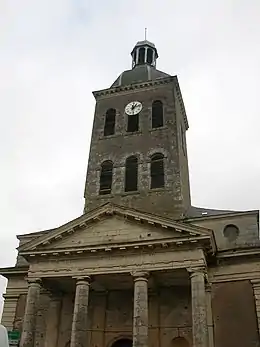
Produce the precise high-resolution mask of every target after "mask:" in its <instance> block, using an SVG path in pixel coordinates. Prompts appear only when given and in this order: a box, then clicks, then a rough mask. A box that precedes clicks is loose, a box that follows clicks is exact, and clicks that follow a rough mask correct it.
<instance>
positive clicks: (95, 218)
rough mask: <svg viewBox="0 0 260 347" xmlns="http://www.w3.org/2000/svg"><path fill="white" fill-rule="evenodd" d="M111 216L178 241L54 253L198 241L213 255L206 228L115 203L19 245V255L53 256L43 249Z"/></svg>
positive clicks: (213, 247)
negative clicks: (161, 231) (169, 234)
mask: <svg viewBox="0 0 260 347" xmlns="http://www.w3.org/2000/svg"><path fill="white" fill-rule="evenodd" d="M111 216H121V217H123V218H124V219H126V220H129V221H131V222H134V223H137V224H139V225H140V224H141V225H147V226H148V225H149V226H151V227H154V228H160V229H167V230H168V231H169V230H171V231H173V232H175V233H176V232H177V233H179V234H180V235H179V237H178V238H176V237H175V238H174V237H173V238H170V239H165V238H162V240H159V239H157V240H150V241H149V242H148V241H142V242H140V241H138V240H137V241H136V242H134V243H131V242H130V243H126V244H116V245H109V247H107V246H106V245H99V246H96V247H84V249H83V248H81V249H80V248H79V247H76V248H75V247H74V249H70V250H66V249H59V250H55V253H59V252H62V253H63V254H64V252H75V253H81V252H83V251H84V252H85V251H90V252H93V253H94V252H95V251H98V250H102V251H109V248H111V249H114V250H115V249H120V248H122V247H123V248H124V247H125V248H127V249H129V248H133V247H136V249H137V248H139V247H154V246H155V244H157V245H158V244H160V245H162V247H164V246H165V244H167V246H166V247H168V246H169V244H171V245H179V246H180V245H185V244H187V243H190V244H198V243H199V242H200V243H201V244H202V245H203V244H204V245H205V244H206V243H207V244H208V245H210V248H211V252H212V253H215V251H216V246H215V239H214V234H213V232H212V230H210V229H206V228H203V227H199V226H194V225H191V224H185V223H180V222H175V221H172V220H170V219H168V218H164V217H160V216H156V215H153V214H149V213H144V212H140V211H136V210H134V209H129V208H126V207H123V206H119V205H115V204H111V203H108V204H105V205H103V206H101V207H99V208H97V209H96V210H93V211H91V212H89V213H86V214H84V215H83V216H81V217H79V218H77V219H75V220H73V221H71V222H69V223H67V224H65V225H63V226H61V227H59V228H57V229H54V230H52V231H51V232H50V233H47V234H43V235H42V236H40V237H37V238H36V239H33V240H32V241H30V242H28V243H26V244H24V245H22V246H20V247H19V248H18V251H19V254H21V255H26V254H35V255H36V254H42V253H46V254H48V252H50V253H53V252H54V251H46V252H43V249H44V247H46V246H48V248H49V249H51V244H52V243H54V242H55V243H57V242H58V241H59V240H61V239H63V237H67V236H69V235H71V234H74V233H77V231H79V230H82V229H83V228H84V229H87V228H88V227H89V226H93V225H94V224H95V223H98V222H99V221H100V220H102V219H105V218H110V217H111Z"/></svg>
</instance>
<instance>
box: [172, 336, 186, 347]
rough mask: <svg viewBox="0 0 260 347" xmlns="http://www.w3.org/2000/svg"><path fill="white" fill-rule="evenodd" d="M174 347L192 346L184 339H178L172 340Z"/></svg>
mask: <svg viewBox="0 0 260 347" xmlns="http://www.w3.org/2000/svg"><path fill="white" fill-rule="evenodd" d="M172 347H190V344H189V342H188V341H187V340H186V339H185V338H184V337H176V338H175V339H173V340H172Z"/></svg>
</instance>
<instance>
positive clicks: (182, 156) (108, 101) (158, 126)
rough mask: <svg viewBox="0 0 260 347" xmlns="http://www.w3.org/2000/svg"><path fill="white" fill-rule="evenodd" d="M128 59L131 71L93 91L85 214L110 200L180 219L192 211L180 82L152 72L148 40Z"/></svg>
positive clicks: (153, 62)
mask: <svg viewBox="0 0 260 347" xmlns="http://www.w3.org/2000/svg"><path fill="white" fill-rule="evenodd" d="M131 56H132V69H131V70H127V71H124V72H123V73H122V74H121V75H120V76H119V77H118V78H117V79H116V81H115V82H114V83H113V84H112V86H111V87H110V88H108V89H103V90H100V91H95V92H93V94H94V96H95V98H96V107H95V115H94V124H93V130H92V139H91V146H90V155H89V162H88V170H87V177H86V186H85V194H84V197H85V210H84V211H85V212H88V211H89V210H91V209H93V208H95V207H97V206H99V205H102V204H104V203H106V202H109V201H111V202H115V203H117V204H121V205H125V206H129V207H132V208H136V209H139V210H143V211H148V212H153V213H155V214H159V215H166V216H170V217H174V218H179V217H182V216H183V215H185V213H186V211H187V210H188V209H189V207H190V185H189V171H188V159H187V149H186V131H187V129H188V121H187V116H186V112H185V108H184V104H183V100H182V96H181V91H180V87H179V83H178V79H177V76H170V75H168V74H166V73H164V72H161V71H159V70H157V69H156V61H157V58H158V53H157V49H156V47H155V45H154V44H153V43H151V42H149V41H147V40H145V41H141V42H138V43H137V44H136V45H135V47H134V49H133V51H132V53H131Z"/></svg>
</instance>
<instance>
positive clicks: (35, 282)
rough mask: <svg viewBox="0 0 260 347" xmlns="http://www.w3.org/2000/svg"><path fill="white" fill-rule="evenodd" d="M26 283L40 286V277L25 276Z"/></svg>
mask: <svg viewBox="0 0 260 347" xmlns="http://www.w3.org/2000/svg"><path fill="white" fill-rule="evenodd" d="M26 280H27V283H28V285H29V286H30V287H31V286H37V287H41V286H42V279H41V278H31V277H27V279H26Z"/></svg>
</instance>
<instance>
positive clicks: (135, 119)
mask: <svg viewBox="0 0 260 347" xmlns="http://www.w3.org/2000/svg"><path fill="white" fill-rule="evenodd" d="M138 130H139V113H137V114H131V115H129V116H128V119H127V130H126V131H127V132H128V133H133V132H135V131H138Z"/></svg>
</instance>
